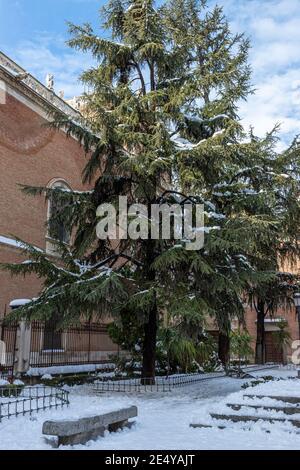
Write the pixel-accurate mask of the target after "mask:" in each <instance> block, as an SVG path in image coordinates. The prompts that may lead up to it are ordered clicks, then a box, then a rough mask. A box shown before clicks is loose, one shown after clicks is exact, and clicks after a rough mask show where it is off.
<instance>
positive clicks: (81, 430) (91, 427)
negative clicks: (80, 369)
mask: <svg viewBox="0 0 300 470" xmlns="http://www.w3.org/2000/svg"><path fill="white" fill-rule="evenodd" d="M137 415H138V410H137V407H136V406H131V407H130V408H122V409H121V410H117V411H112V412H110V413H105V414H102V415H98V416H91V417H88V418H80V419H77V420H70V421H67V420H60V421H46V422H45V423H44V424H43V434H44V435H47V436H57V437H58V442H57V446H58V447H59V446H60V445H77V444H86V443H87V442H88V441H91V440H95V439H97V438H98V437H99V436H102V437H103V436H104V433H105V431H106V430H108V431H110V432H115V431H117V430H118V429H122V428H124V427H131V426H132V424H134V422H132V421H131V422H129V421H128V420H129V419H130V418H135V417H136V416H137Z"/></svg>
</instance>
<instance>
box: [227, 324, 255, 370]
mask: <svg viewBox="0 0 300 470" xmlns="http://www.w3.org/2000/svg"><path fill="white" fill-rule="evenodd" d="M230 339H231V341H230V348H231V354H234V355H235V356H237V357H238V369H239V375H241V372H242V368H241V364H242V360H246V361H247V360H248V358H249V357H251V356H252V355H253V350H252V347H251V341H252V338H251V336H250V334H249V333H248V331H246V330H242V331H241V330H240V329H239V330H237V331H232V332H231V335H230Z"/></svg>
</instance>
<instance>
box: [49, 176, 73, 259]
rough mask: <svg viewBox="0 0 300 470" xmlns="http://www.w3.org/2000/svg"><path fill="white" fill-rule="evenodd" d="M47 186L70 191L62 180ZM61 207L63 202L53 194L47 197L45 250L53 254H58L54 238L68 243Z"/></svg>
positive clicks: (67, 233) (67, 231)
mask: <svg viewBox="0 0 300 470" xmlns="http://www.w3.org/2000/svg"><path fill="white" fill-rule="evenodd" d="M49 187H50V188H52V189H55V188H62V189H64V190H65V191H70V187H69V186H68V185H67V183H65V182H64V181H55V182H54V183H52V184H51V185H50V186H49ZM63 209H64V203H62V202H61V201H59V200H58V199H57V198H56V197H55V195H53V196H52V197H51V198H50V199H49V204H48V232H47V243H46V250H47V252H49V253H50V254H54V255H58V253H56V248H55V243H53V241H54V240H55V241H59V242H62V243H66V244H69V243H70V232H69V230H68V229H67V227H66V224H65V222H64V219H63V214H62V210H63ZM51 241H52V243H51Z"/></svg>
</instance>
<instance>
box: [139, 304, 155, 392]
mask: <svg viewBox="0 0 300 470" xmlns="http://www.w3.org/2000/svg"><path fill="white" fill-rule="evenodd" d="M144 332H145V336H144V347H143V366H142V384H143V385H148V384H150V385H152V384H155V359H156V335H157V305H156V301H155V304H154V306H153V308H152V309H151V311H150V313H149V318H148V322H147V323H146V324H145V327H144Z"/></svg>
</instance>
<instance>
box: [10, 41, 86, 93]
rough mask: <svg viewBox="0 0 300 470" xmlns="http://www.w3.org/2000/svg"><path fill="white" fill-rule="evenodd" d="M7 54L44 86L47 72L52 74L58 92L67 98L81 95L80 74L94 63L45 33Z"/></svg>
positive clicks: (20, 44)
mask: <svg viewBox="0 0 300 470" xmlns="http://www.w3.org/2000/svg"><path fill="white" fill-rule="evenodd" d="M54 45H55V46H54ZM7 53H8V54H9V55H10V56H11V57H12V58H13V59H14V60H15V61H16V62H18V63H19V64H20V65H21V66H22V67H24V68H25V69H26V70H28V71H29V72H30V73H31V74H32V75H34V76H35V77H37V78H38V79H39V80H40V81H41V82H42V83H45V78H46V75H47V74H48V73H51V74H53V75H54V83H55V91H56V92H59V91H61V90H64V92H65V97H66V98H72V97H73V96H76V95H79V94H80V93H82V90H83V87H82V84H81V83H80V82H79V75H80V74H81V73H82V72H83V71H84V70H86V69H87V68H88V67H89V66H91V63H92V59H91V57H90V56H89V55H87V54H81V53H79V52H76V51H72V50H71V49H69V48H67V47H66V46H65V43H64V39H63V38H62V37H57V36H55V38H53V37H51V35H49V34H48V33H45V32H42V33H39V34H38V35H37V38H36V39H32V40H30V41H22V42H20V43H19V44H18V45H17V47H15V48H14V50H13V51H9V50H8V51H7Z"/></svg>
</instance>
